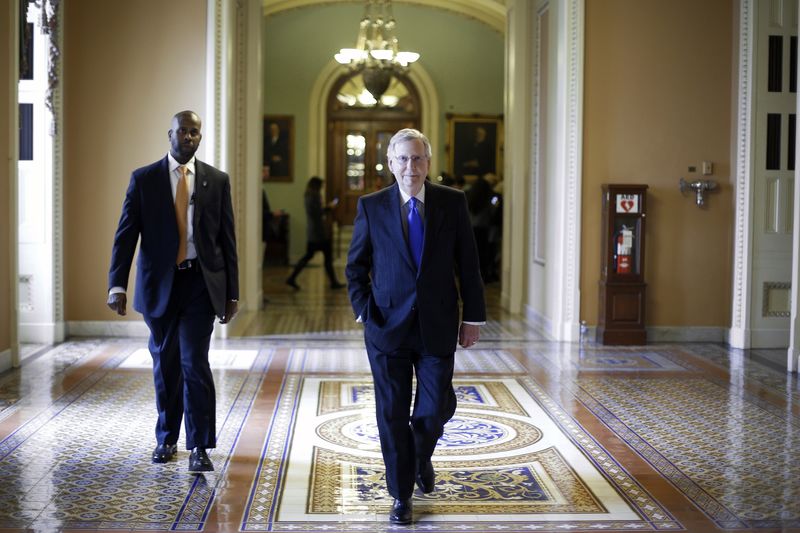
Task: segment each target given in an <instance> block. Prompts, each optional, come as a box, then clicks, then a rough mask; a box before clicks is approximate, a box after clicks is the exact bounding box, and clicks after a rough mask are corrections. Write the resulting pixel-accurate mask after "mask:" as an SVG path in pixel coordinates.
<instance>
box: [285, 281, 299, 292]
mask: <svg viewBox="0 0 800 533" xmlns="http://www.w3.org/2000/svg"><path fill="white" fill-rule="evenodd" d="M286 284H287V285H288V286H290V287H291V288H293V289H294V290H296V291H299V290H300V285H298V284H297V282H296V281H295V280H293V279H292V278H289V279H287V280H286Z"/></svg>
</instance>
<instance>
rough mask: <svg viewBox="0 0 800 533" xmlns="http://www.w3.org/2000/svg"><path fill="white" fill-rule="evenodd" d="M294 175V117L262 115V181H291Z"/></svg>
mask: <svg viewBox="0 0 800 533" xmlns="http://www.w3.org/2000/svg"><path fill="white" fill-rule="evenodd" d="M293 176H294V117H292V116H290V115H264V166H263V176H262V178H263V181H266V182H274V181H292V179H293Z"/></svg>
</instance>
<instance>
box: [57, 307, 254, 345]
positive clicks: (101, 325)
mask: <svg viewBox="0 0 800 533" xmlns="http://www.w3.org/2000/svg"><path fill="white" fill-rule="evenodd" d="M245 314H246V313H245ZM250 318H251V319H252V317H250ZM234 323H236V324H239V327H238V328H237V329H233V328H234V327H235V326H234ZM234 323H231V324H228V325H222V324H220V323H219V321H218V320H216V319H215V320H214V332H213V333H212V338H214V339H227V338H229V337H232V336H233V334H234V333H236V334H240V332H241V331H244V329H245V327H246V326H247V324H248V322H247V321H246V320H242V321H239V316H238V315H237V316H236V318H234ZM67 335H68V336H70V337H149V336H150V330H149V329H148V327H147V324H145V322H144V320H76V321H72V322H67Z"/></svg>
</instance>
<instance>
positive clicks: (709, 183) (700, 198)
mask: <svg viewBox="0 0 800 533" xmlns="http://www.w3.org/2000/svg"><path fill="white" fill-rule="evenodd" d="M680 188H681V193H685V192H686V191H687V190H689V189H691V190H693V191H694V192H695V203H696V204H697V207H703V204H705V192H706V191H713V190H714V189H716V188H717V182H716V181H714V180H697V181H686V180H685V179H683V178H681V181H680Z"/></svg>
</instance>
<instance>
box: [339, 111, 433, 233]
mask: <svg viewBox="0 0 800 533" xmlns="http://www.w3.org/2000/svg"><path fill="white" fill-rule="evenodd" d="M330 127H331V129H330V131H329V134H330V135H329V152H328V176H330V182H329V186H328V187H327V189H326V196H327V199H328V200H329V201H330V200H333V199H334V198H338V199H339V204H338V206H337V208H336V210H335V215H334V218H335V219H336V221H337V222H338V223H339V224H341V225H351V224H352V223H353V220H354V219H355V216H356V206H357V204H358V199H359V198H360V197H361V196H362V195H364V194H368V193H371V192H375V191H378V190H380V189H382V188H384V187H386V186H388V185H391V184H392V183H394V176H392V173H391V172H390V171H389V167H388V165H387V162H386V148H387V146H388V145H389V139H391V138H392V135H394V134H395V133H396V132H397V131H398V130H400V129H402V128H413V127H417V126H416V124H415V123H414V122H413V121H410V120H353V119H343V120H334V121H332V122H331V124H330Z"/></svg>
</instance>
